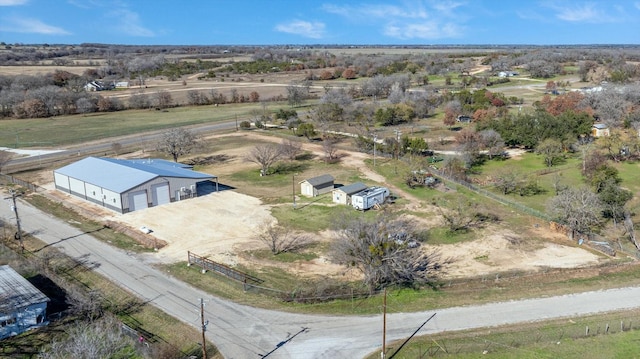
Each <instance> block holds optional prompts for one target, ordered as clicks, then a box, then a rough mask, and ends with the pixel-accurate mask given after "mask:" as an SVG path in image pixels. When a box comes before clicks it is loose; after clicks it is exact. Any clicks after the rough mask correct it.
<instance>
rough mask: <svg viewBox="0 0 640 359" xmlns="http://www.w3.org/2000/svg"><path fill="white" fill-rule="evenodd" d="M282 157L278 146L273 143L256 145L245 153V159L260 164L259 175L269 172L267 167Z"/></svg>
mask: <svg viewBox="0 0 640 359" xmlns="http://www.w3.org/2000/svg"><path fill="white" fill-rule="evenodd" d="M281 157H282V152H281V150H280V146H278V145H273V144H266V145H256V146H255V147H254V148H253V149H252V150H251V151H250V152H249V154H247V157H246V160H247V161H249V162H253V163H257V164H259V165H260V166H261V168H260V176H266V175H268V174H269V168H270V167H271V166H272V165H273V164H274V163H276V162H277V161H278V160H279V159H280V158H281Z"/></svg>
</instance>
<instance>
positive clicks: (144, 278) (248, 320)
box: [0, 193, 640, 359]
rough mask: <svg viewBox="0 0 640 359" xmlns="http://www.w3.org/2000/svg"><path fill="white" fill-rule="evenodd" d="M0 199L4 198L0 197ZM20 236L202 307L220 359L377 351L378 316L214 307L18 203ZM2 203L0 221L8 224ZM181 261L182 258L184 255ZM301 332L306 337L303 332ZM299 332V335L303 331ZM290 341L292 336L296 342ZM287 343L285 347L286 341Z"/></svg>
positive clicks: (628, 299)
mask: <svg viewBox="0 0 640 359" xmlns="http://www.w3.org/2000/svg"><path fill="white" fill-rule="evenodd" d="M0 196H1V197H0V198H5V197H7V195H6V193H0ZM18 210H19V215H20V219H21V223H22V228H23V230H25V231H26V232H29V233H32V234H33V235H35V236H36V237H38V238H39V239H41V240H42V241H44V242H45V243H47V244H49V245H52V246H54V247H56V248H59V249H60V250H62V251H64V252H65V253H67V254H68V255H70V256H72V257H75V258H78V259H80V260H82V261H84V262H85V263H86V264H87V265H89V266H91V267H92V268H93V269H94V270H95V271H96V272H98V273H100V274H102V275H104V276H105V277H107V278H109V279H111V280H112V281H114V282H115V283H117V284H119V285H120V286H122V287H123V288H125V289H127V290H129V291H130V292H131V293H133V294H135V295H137V296H138V297H140V299H142V300H144V301H148V302H150V303H151V304H153V305H155V306H157V307H158V308H160V309H162V310H164V311H165V312H166V313H168V314H170V315H172V316H174V317H176V318H178V319H180V320H182V321H184V322H185V323H188V324H190V325H193V326H194V327H196V328H199V323H200V322H199V300H200V298H204V299H205V301H206V302H205V303H206V307H205V316H206V318H207V319H208V320H209V326H208V332H207V335H208V338H209V339H210V340H211V341H212V342H213V343H215V344H216V346H217V347H218V348H219V349H220V351H221V352H222V354H223V355H224V357H225V358H227V359H231V358H238V359H241V358H242V359H244V358H260V357H265V356H267V357H269V358H296V359H297V358H350V359H351V358H361V357H363V356H365V355H366V354H367V353H370V352H373V351H376V350H379V347H380V346H381V340H382V318H381V315H376V316H363V317H351V316H349V317H337V316H318V315H302V314H291V313H283V312H276V311H268V310H262V309H256V308H251V307H246V306H242V305H238V304H235V303H233V302H230V301H227V300H222V299H218V298H215V297H212V296H211V295H208V294H207V293H205V292H203V291H200V290H198V289H195V288H193V287H191V286H189V285H187V284H184V283H182V282H180V281H178V280H176V279H175V278H173V277H171V276H170V274H168V273H164V272H161V271H158V270H156V269H154V268H152V267H150V266H149V265H146V264H145V263H143V261H141V260H140V258H138V257H137V256H136V255H134V254H131V253H126V252H124V251H121V250H119V249H115V248H113V247H111V246H109V245H106V244H104V243H102V242H100V241H98V240H97V239H95V238H94V237H92V236H91V235H89V234H85V233H82V232H80V231H79V230H77V229H76V228H74V227H72V226H70V225H69V224H67V223H65V222H62V221H60V220H58V219H56V218H54V217H52V216H50V215H48V214H45V213H42V212H40V211H39V210H37V209H35V208H33V207H31V206H30V205H28V204H27V203H24V202H22V201H19V205H18ZM14 216H15V215H14V213H13V212H12V211H11V209H10V201H9V200H6V199H5V200H0V218H2V219H3V220H4V221H7V222H12V221H14V220H15V217H14ZM185 256H186V253H185ZM638 298H640V287H630V288H621V289H614V290H606V291H597V292H588V293H581V294H573V295H565V296H560V297H550V298H538V299H530V300H522V301H510V302H501V303H491V304H486V305H479V306H467V307H455V308H447V309H440V310H437V311H436V312H437V315H436V316H435V318H434V319H433V320H431V321H430V322H429V323H428V324H427V325H426V326H425V327H424V328H423V329H422V330H421V331H420V332H419V334H428V333H436V332H441V331H452V330H462V329H469V328H478V327H487V326H495V325H502V324H511V323H518V322H527V321H535V320H543V319H550V318H558V317H569V316H577V315H584V314H589V313H596V312H604V311H613V310H621V309H628V308H636V307H640V301H638ZM433 313H434V312H433V311H428V312H420V313H397V314H391V315H389V316H388V317H387V340H388V341H391V340H397V339H402V338H406V337H407V336H408V335H410V334H411V333H412V332H413V331H414V330H415V329H417V328H418V327H419V325H420V324H422V322H424V321H425V320H426V319H427V318H428V317H429V316H431V315H432V314H433ZM305 328H306V329H305ZM303 329H304V331H302V330H303ZM296 334H297V335H296ZM289 338H290V339H291V340H289V341H287V339H289Z"/></svg>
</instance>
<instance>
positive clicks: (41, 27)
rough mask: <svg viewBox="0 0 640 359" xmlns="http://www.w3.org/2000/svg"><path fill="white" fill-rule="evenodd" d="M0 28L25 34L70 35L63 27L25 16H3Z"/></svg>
mask: <svg viewBox="0 0 640 359" xmlns="http://www.w3.org/2000/svg"><path fill="white" fill-rule="evenodd" d="M2 22H3V24H2V25H1V26H0V30H2V31H6V32H19V33H27V34H43V35H70V34H71V33H70V32H69V31H67V30H65V29H63V28H60V27H57V26H52V25H47V24H45V23H44V22H42V21H40V20H38V19H33V18H26V17H11V18H6V17H5V18H3V21H2Z"/></svg>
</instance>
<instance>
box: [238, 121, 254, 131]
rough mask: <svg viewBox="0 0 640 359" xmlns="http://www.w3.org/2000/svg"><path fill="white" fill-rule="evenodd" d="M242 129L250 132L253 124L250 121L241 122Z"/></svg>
mask: <svg viewBox="0 0 640 359" xmlns="http://www.w3.org/2000/svg"><path fill="white" fill-rule="evenodd" d="M240 128H241V129H243V130H248V129H250V128H251V122H249V121H242V122H240Z"/></svg>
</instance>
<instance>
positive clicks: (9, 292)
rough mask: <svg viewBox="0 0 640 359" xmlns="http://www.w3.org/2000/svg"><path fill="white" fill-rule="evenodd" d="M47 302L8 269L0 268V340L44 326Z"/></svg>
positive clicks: (35, 289) (13, 271) (36, 289)
mask: <svg viewBox="0 0 640 359" xmlns="http://www.w3.org/2000/svg"><path fill="white" fill-rule="evenodd" d="M47 302H49V298H47V296H46V295H44V294H43V293H42V292H41V291H39V290H38V288H36V287H34V286H33V284H31V283H29V281H27V280H26V279H24V277H22V276H21V275H20V274H18V272H16V271H15V270H13V268H11V267H10V266H8V265H4V266H0V339H4V338H8V337H11V336H14V335H18V334H20V333H23V332H25V331H27V330H29V329H31V328H36V327H39V326H43V325H47V321H46V318H47Z"/></svg>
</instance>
